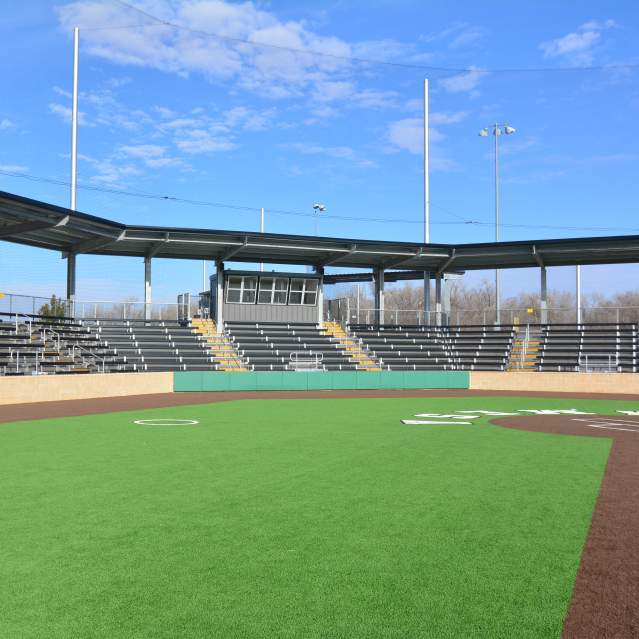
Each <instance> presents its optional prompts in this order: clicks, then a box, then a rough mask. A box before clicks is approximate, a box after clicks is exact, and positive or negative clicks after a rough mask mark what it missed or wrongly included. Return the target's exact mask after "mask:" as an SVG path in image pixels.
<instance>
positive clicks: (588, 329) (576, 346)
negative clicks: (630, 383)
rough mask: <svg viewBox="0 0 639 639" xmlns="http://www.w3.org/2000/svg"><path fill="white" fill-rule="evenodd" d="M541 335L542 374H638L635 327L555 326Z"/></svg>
mask: <svg viewBox="0 0 639 639" xmlns="http://www.w3.org/2000/svg"><path fill="white" fill-rule="evenodd" d="M541 333H542V339H541V344H540V347H539V355H538V360H537V361H538V368H539V370H541V371H578V370H582V371H592V372H596V371H609V372H628V373H634V372H636V371H637V325H636V324H581V325H576V324H554V325H549V326H543V327H542V328H541Z"/></svg>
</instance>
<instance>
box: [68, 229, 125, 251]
mask: <svg viewBox="0 0 639 639" xmlns="http://www.w3.org/2000/svg"><path fill="white" fill-rule="evenodd" d="M125 234H126V231H122V233H120V235H118V236H117V237H92V238H90V239H88V240H84V241H83V242H77V243H76V244H73V245H72V246H71V248H70V249H69V250H70V251H71V252H72V253H87V252H89V251H95V250H97V249H99V248H103V247H105V246H108V245H109V244H111V243H113V242H120V241H121V240H123V239H124V238H125Z"/></svg>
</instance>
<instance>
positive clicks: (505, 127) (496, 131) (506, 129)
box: [479, 124, 516, 324]
mask: <svg viewBox="0 0 639 639" xmlns="http://www.w3.org/2000/svg"><path fill="white" fill-rule="evenodd" d="M491 129H492V132H493V137H494V138H495V241H496V242H499V136H500V135H502V133H503V134H504V135H512V134H513V133H515V130H516V129H515V128H514V127H512V126H510V125H509V124H492V125H491V126H489V127H484V128H483V129H481V131H480V132H479V136H480V137H482V138H487V137H488V134H489V132H490V130H491ZM500 297H501V296H500V291H499V269H496V270H495V320H496V323H497V324H500V323H501V317H500V315H501V300H500Z"/></svg>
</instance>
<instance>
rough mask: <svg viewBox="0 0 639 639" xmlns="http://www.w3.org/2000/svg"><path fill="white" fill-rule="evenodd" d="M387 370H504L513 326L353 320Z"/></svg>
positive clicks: (357, 332)
mask: <svg viewBox="0 0 639 639" xmlns="http://www.w3.org/2000/svg"><path fill="white" fill-rule="evenodd" d="M350 330H351V332H352V333H353V334H354V335H355V336H356V337H358V338H359V339H361V340H362V342H363V343H364V344H365V345H366V346H367V348H368V350H369V351H370V352H371V354H372V355H374V356H375V357H376V358H378V359H379V360H381V363H382V365H383V367H384V368H385V369H388V370H422V371H423V370H496V371H500V370H505V369H506V365H507V362H508V355H509V353H510V349H511V346H512V342H513V337H514V334H515V333H514V329H513V327H510V326H508V327H498V328H497V327H492V326H441V327H438V326H413V325H407V326H397V325H379V326H377V325H374V326H373V325H366V324H353V325H351V326H350Z"/></svg>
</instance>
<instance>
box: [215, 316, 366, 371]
mask: <svg viewBox="0 0 639 639" xmlns="http://www.w3.org/2000/svg"><path fill="white" fill-rule="evenodd" d="M224 327H225V332H226V333H227V335H228V336H229V338H230V339H231V340H232V341H233V343H234V344H235V345H236V347H237V349H238V351H239V353H240V355H242V356H244V357H245V358H246V359H247V360H248V363H249V365H250V367H251V369H252V370H256V371H283V370H294V369H295V367H294V365H293V364H292V361H291V353H299V354H300V357H302V358H304V357H309V358H313V357H314V356H315V355H316V354H317V355H319V356H321V364H320V366H321V370H331V371H334V370H357V365H356V364H355V363H354V362H353V360H352V359H351V358H350V357H349V355H348V354H347V353H346V352H345V351H344V349H343V347H342V345H341V344H340V343H339V340H337V339H336V338H334V337H331V336H329V335H325V334H324V333H323V331H322V330H321V329H320V327H319V325H317V324H304V323H295V324H278V323H269V322H260V323H255V322H225V324H224ZM294 357H295V356H294ZM318 359H320V358H319V357H318Z"/></svg>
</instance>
